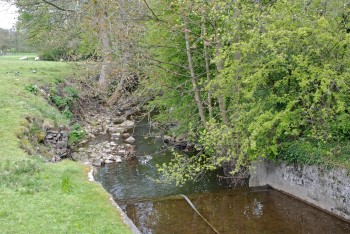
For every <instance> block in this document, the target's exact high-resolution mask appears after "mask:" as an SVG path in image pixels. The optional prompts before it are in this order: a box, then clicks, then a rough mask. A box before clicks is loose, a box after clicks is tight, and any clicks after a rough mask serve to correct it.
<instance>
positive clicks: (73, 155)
mask: <svg viewBox="0 0 350 234" xmlns="http://www.w3.org/2000/svg"><path fill="white" fill-rule="evenodd" d="M71 157H72V159H73V160H74V161H79V160H80V154H79V153H77V152H74V153H72V156H71Z"/></svg>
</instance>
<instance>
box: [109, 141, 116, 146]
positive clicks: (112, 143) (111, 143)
mask: <svg viewBox="0 0 350 234" xmlns="http://www.w3.org/2000/svg"><path fill="white" fill-rule="evenodd" d="M109 144H110V145H111V146H116V145H117V143H115V142H113V141H111V142H110V143H109Z"/></svg>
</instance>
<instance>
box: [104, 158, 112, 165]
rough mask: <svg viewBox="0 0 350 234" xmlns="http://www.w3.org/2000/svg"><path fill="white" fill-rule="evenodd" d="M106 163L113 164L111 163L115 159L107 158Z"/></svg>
mask: <svg viewBox="0 0 350 234" xmlns="http://www.w3.org/2000/svg"><path fill="white" fill-rule="evenodd" d="M105 163H106V164H111V163H113V161H112V160H109V159H107V160H106V161H105Z"/></svg>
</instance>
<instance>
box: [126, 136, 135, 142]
mask: <svg viewBox="0 0 350 234" xmlns="http://www.w3.org/2000/svg"><path fill="white" fill-rule="evenodd" d="M125 142H127V143H134V142H135V138H133V137H132V136H131V137H129V138H127V139H126V140H125Z"/></svg>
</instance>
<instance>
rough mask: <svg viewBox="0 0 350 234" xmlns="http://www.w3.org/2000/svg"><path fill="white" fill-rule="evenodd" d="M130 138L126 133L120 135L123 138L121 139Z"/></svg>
mask: <svg viewBox="0 0 350 234" xmlns="http://www.w3.org/2000/svg"><path fill="white" fill-rule="evenodd" d="M130 136H131V134H130V133H128V132H126V133H123V134H122V137H123V138H128V137H130Z"/></svg>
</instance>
